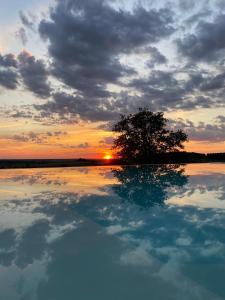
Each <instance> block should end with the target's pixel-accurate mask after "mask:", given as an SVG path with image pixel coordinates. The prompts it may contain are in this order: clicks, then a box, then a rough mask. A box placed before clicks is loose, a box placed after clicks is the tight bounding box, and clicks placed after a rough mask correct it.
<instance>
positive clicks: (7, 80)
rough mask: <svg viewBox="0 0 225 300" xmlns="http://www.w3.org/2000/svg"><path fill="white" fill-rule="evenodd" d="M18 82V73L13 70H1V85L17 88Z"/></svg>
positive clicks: (11, 88)
mask: <svg viewBox="0 0 225 300" xmlns="http://www.w3.org/2000/svg"><path fill="white" fill-rule="evenodd" d="M17 84H18V76H17V73H16V72H14V71H12V70H0V85H1V86H3V87H4V88H7V89H10V90H15V89H16V88H17Z"/></svg>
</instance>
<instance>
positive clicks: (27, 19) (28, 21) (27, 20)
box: [19, 11, 35, 30]
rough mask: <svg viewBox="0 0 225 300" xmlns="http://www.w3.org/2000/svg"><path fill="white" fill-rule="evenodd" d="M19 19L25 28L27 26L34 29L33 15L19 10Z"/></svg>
mask: <svg viewBox="0 0 225 300" xmlns="http://www.w3.org/2000/svg"><path fill="white" fill-rule="evenodd" d="M19 17H20V20H21V22H22V24H23V26H25V27H26V28H29V29H31V30H34V19H35V17H34V16H33V15H31V14H30V15H29V16H27V15H26V14H25V13H24V12H23V11H20V12H19Z"/></svg>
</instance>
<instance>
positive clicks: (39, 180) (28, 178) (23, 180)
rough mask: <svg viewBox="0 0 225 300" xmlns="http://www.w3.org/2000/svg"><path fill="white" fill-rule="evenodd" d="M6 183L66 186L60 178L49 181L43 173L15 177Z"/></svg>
mask: <svg viewBox="0 0 225 300" xmlns="http://www.w3.org/2000/svg"><path fill="white" fill-rule="evenodd" d="M8 181H10V182H18V183H20V184H29V185H35V184H43V185H56V186H60V185H66V184H67V182H66V181H63V180H62V179H61V178H60V177H58V178H55V179H49V178H48V177H47V176H46V174H44V173H38V174H35V175H17V176H14V177H10V178H8Z"/></svg>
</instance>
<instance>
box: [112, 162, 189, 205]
mask: <svg viewBox="0 0 225 300" xmlns="http://www.w3.org/2000/svg"><path fill="white" fill-rule="evenodd" d="M113 174H114V176H115V177H116V178H117V179H118V182H119V183H121V184H119V185H116V186H115V187H114V191H115V192H116V193H117V194H118V195H119V196H120V197H121V198H122V199H124V200H125V201H129V202H131V203H134V204H136V205H139V206H142V207H143V208H149V207H151V206H154V205H160V206H162V205H164V202H165V200H167V199H168V195H167V193H168V189H171V188H176V189H177V188H180V187H183V186H184V185H185V184H187V182H188V177H187V176H186V175H185V174H184V167H182V166H180V165H151V166H135V167H130V166H123V167H122V168H120V169H116V170H113Z"/></svg>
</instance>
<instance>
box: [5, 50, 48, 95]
mask: <svg viewBox="0 0 225 300" xmlns="http://www.w3.org/2000/svg"><path fill="white" fill-rule="evenodd" d="M48 75H49V72H48V69H47V67H46V64H45V63H44V61H43V60H41V59H36V58H35V57H34V56H33V55H31V54H30V53H28V52H26V51H23V52H21V53H20V54H19V55H18V56H17V57H15V56H14V55H13V54H11V53H9V54H6V55H1V54H0V85H2V86H4V87H5V88H8V89H16V88H17V86H18V85H19V83H21V82H22V83H23V84H24V86H25V87H26V88H27V89H28V90H29V91H31V92H33V93H34V94H35V95H37V96H39V97H41V98H47V97H49V96H50V93H51V87H50V83H49V81H48Z"/></svg>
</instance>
